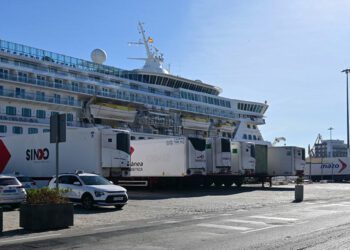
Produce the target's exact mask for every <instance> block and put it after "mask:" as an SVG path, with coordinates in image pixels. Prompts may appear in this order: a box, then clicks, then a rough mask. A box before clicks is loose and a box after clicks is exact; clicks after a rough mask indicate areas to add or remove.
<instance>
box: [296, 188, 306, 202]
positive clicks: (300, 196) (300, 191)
mask: <svg viewBox="0 0 350 250" xmlns="http://www.w3.org/2000/svg"><path fill="white" fill-rule="evenodd" d="M303 199H304V185H295V199H294V201H295V202H301V201H303Z"/></svg>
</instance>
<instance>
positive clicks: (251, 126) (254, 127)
mask: <svg viewBox="0 0 350 250" xmlns="http://www.w3.org/2000/svg"><path fill="white" fill-rule="evenodd" d="M247 128H252V129H256V126H255V125H250V124H247Z"/></svg>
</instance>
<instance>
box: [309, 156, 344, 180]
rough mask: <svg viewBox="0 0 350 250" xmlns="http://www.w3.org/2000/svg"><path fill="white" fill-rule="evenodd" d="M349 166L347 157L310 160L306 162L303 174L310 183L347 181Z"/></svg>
mask: <svg viewBox="0 0 350 250" xmlns="http://www.w3.org/2000/svg"><path fill="white" fill-rule="evenodd" d="M349 166H350V158H349V157H327V158H312V159H311V160H310V159H309V160H308V161H307V162H306V164H305V171H304V174H305V177H306V178H309V179H311V180H312V181H320V180H332V181H349V180H350V168H349Z"/></svg>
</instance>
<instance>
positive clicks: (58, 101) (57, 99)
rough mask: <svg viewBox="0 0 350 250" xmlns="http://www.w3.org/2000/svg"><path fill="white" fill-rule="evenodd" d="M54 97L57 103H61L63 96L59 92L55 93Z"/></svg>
mask: <svg viewBox="0 0 350 250" xmlns="http://www.w3.org/2000/svg"><path fill="white" fill-rule="evenodd" d="M53 99H54V101H55V103H60V102H61V96H60V95H58V94H54V95H53Z"/></svg>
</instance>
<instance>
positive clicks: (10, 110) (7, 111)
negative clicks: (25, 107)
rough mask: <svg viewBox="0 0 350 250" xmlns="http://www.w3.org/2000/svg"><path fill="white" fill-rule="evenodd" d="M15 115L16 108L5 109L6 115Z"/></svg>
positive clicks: (8, 107)
mask: <svg viewBox="0 0 350 250" xmlns="http://www.w3.org/2000/svg"><path fill="white" fill-rule="evenodd" d="M16 113H17V110H16V107H13V106H7V107H6V114H7V115H16Z"/></svg>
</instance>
